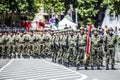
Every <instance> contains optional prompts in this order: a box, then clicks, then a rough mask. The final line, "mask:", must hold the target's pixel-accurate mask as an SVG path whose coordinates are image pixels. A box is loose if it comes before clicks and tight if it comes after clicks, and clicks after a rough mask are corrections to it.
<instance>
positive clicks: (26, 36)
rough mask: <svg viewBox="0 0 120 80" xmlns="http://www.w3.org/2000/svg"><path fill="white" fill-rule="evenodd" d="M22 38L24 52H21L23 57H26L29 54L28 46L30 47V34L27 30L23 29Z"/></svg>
mask: <svg viewBox="0 0 120 80" xmlns="http://www.w3.org/2000/svg"><path fill="white" fill-rule="evenodd" d="M23 40H24V53H23V57H27V56H28V55H29V51H30V50H29V47H30V40H31V36H30V34H29V32H26V31H25V34H24V36H23Z"/></svg>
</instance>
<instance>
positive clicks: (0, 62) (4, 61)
mask: <svg viewBox="0 0 120 80" xmlns="http://www.w3.org/2000/svg"><path fill="white" fill-rule="evenodd" d="M10 60H11V59H0V68H1V67H3V66H4V65H6V64H7V63H8V62H9V61H10Z"/></svg>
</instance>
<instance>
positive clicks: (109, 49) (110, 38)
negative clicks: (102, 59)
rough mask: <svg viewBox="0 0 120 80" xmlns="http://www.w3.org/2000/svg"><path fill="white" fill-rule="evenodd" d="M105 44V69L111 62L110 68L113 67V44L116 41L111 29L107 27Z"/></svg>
mask: <svg viewBox="0 0 120 80" xmlns="http://www.w3.org/2000/svg"><path fill="white" fill-rule="evenodd" d="M104 40H105V45H106V46H107V52H106V70H108V69H109V64H110V62H111V69H115V44H116V42H117V38H116V36H115V35H114V34H113V29H112V28H111V27H110V28H109V29H108V34H106V35H105V38H104Z"/></svg>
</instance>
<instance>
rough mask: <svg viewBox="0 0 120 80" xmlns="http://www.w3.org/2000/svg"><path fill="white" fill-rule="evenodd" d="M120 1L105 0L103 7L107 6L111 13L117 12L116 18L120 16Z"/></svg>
mask: <svg viewBox="0 0 120 80" xmlns="http://www.w3.org/2000/svg"><path fill="white" fill-rule="evenodd" d="M119 5H120V0H103V3H102V4H101V7H104V6H107V8H108V9H110V11H111V13H113V12H115V14H116V16H117V15H119V14H120V7H119Z"/></svg>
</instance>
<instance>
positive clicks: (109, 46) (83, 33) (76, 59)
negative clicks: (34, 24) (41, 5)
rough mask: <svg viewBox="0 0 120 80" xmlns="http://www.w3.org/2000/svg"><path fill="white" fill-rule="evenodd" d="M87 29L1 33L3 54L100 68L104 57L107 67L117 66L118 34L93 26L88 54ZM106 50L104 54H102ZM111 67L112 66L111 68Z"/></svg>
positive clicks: (88, 67) (69, 65) (67, 65)
mask: <svg viewBox="0 0 120 80" xmlns="http://www.w3.org/2000/svg"><path fill="white" fill-rule="evenodd" d="M87 35H88V33H87V30H86V29H85V28H84V27H81V28H80V30H72V29H64V30H55V31H52V30H42V31H26V30H25V31H12V32H0V52H1V53H0V57H1V58H2V57H3V58H6V57H7V58H16V57H18V58H21V57H24V58H28V57H33V58H36V57H37V58H46V57H49V58H51V59H52V62H55V63H59V64H63V65H65V66H66V67H71V66H73V67H76V69H77V70H79V69H80V68H81V67H84V68H85V69H86V70H87V69H94V68H97V69H101V68H102V67H103V66H104V65H103V61H104V58H105V63H106V65H105V66H106V70H108V69H109V68H111V69H115V45H116V43H117V36H115V35H114V34H113V29H112V28H109V29H108V30H107V31H106V34H105V35H104V36H102V35H101V34H100V30H99V29H97V28H93V29H92V35H91V50H90V51H91V53H90V54H89V56H86V44H87ZM103 51H105V53H103ZM110 66H111V67H110Z"/></svg>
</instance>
